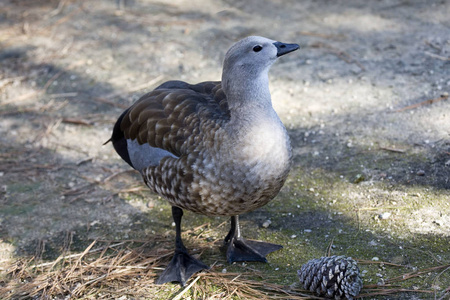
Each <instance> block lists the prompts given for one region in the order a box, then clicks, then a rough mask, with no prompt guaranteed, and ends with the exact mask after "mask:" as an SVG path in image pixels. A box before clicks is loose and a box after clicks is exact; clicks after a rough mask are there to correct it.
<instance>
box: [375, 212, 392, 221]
mask: <svg viewBox="0 0 450 300" xmlns="http://www.w3.org/2000/svg"><path fill="white" fill-rule="evenodd" d="M390 216H391V213H390V212H384V213H382V214H379V215H378V218H379V219H380V220H386V219H389V217H390Z"/></svg>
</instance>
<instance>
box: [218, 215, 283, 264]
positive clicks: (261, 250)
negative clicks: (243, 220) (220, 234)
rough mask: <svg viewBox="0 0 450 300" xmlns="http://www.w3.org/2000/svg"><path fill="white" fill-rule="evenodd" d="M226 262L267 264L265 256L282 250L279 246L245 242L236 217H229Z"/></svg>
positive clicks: (250, 241)
mask: <svg viewBox="0 0 450 300" xmlns="http://www.w3.org/2000/svg"><path fill="white" fill-rule="evenodd" d="M225 244H226V245H227V246H228V248H227V261H228V262H229V263H232V262H235V261H260V262H267V259H266V255H267V254H269V253H271V252H273V251H276V250H279V249H281V248H283V246H281V245H277V244H271V243H265V242H257V241H252V240H246V239H244V238H243V237H242V236H241V232H240V229H239V219H238V216H233V217H231V229H230V232H229V233H228V235H227V236H226V238H225Z"/></svg>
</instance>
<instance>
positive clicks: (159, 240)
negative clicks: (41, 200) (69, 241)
mask: <svg viewBox="0 0 450 300" xmlns="http://www.w3.org/2000/svg"><path fill="white" fill-rule="evenodd" d="M197 242H199V240H197V241H196V243H197ZM200 242H201V243H202V245H201V247H200V249H202V248H203V249H204V248H206V247H207V246H208V245H209V244H208V243H207V242H206V241H200ZM170 248H171V243H170V241H168V239H167V237H163V236H156V237H154V238H153V239H152V244H151V245H150V244H149V243H144V242H142V241H134V240H133V241H130V240H128V241H122V242H116V243H112V242H99V241H93V242H92V243H91V244H90V245H89V246H88V247H87V248H86V249H85V250H84V251H83V252H81V253H75V254H68V253H65V254H63V255H61V256H60V257H58V258H57V259H55V260H53V261H48V262H40V263H37V261H36V260H35V259H34V258H31V259H28V260H26V259H20V260H17V261H16V262H15V263H14V264H13V265H11V266H10V268H8V271H7V276H6V279H5V280H4V281H3V282H2V284H1V285H2V289H1V290H0V298H1V299H30V298H38V299H63V298H66V297H68V296H69V297H70V298H71V299H111V298H119V297H123V298H122V299H128V298H138V299H141V298H149V297H150V298H152V299H153V298H158V299H174V300H177V299H321V298H318V297H315V296H313V295H312V294H311V293H309V292H308V291H305V290H302V289H301V288H300V287H299V284H298V283H294V284H292V285H290V286H286V285H280V284H276V283H274V282H276V281H277V280H276V278H273V275H267V274H266V273H261V272H259V271H257V270H254V271H248V270H245V272H225V273H223V272H222V269H223V265H216V264H213V266H212V267H211V269H210V270H209V271H207V272H202V273H198V274H196V275H195V276H193V277H192V278H191V280H190V281H189V284H188V285H187V286H186V287H179V286H177V285H168V284H166V285H162V286H161V285H156V284H154V283H153V282H154V280H155V279H156V277H157V276H158V273H159V272H161V270H162V269H163V268H164V266H165V265H166V264H167V262H168V260H169V259H170V257H171V255H172V250H167V249H170ZM360 263H362V264H368V263H371V262H370V261H360ZM374 263H379V262H374ZM393 267H397V268H398V266H393ZM449 268H450V265H440V266H435V267H431V268H428V269H425V270H418V271H416V272H412V273H405V274H403V275H400V276H398V277H395V278H392V279H390V280H387V281H386V285H383V286H378V285H365V286H364V289H363V290H362V292H361V294H360V296H359V297H367V296H370V297H374V296H380V295H393V294H396V293H400V292H415V293H418V292H419V293H426V294H428V295H429V296H430V297H432V295H433V293H434V291H432V290H407V289H404V288H401V287H400V286H399V285H398V283H399V282H400V281H404V280H408V279H410V278H414V277H417V276H421V275H422V274H424V273H428V272H431V271H433V272H439V271H442V272H445V271H448V269H449ZM442 272H441V273H442ZM277 276H280V274H278V275H277ZM434 296H435V299H438V297H436V296H437V295H434ZM444 296H445V295H444ZM441 297H443V296H442V295H441ZM441 299H444V298H441Z"/></svg>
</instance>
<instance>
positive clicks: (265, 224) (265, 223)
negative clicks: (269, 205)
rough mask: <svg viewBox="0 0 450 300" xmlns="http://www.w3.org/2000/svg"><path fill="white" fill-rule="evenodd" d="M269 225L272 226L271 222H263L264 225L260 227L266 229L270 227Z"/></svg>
mask: <svg viewBox="0 0 450 300" xmlns="http://www.w3.org/2000/svg"><path fill="white" fill-rule="evenodd" d="M270 224H272V221H270V220H266V221H264V223H262V227H263V228H267V227H269V226H270Z"/></svg>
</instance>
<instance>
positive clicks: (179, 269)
mask: <svg viewBox="0 0 450 300" xmlns="http://www.w3.org/2000/svg"><path fill="white" fill-rule="evenodd" d="M182 216H183V210H182V209H181V208H179V207H176V206H172V217H173V220H174V221H175V230H176V235H175V254H174V255H173V258H172V260H171V261H170V263H169V265H168V266H167V267H166V269H165V270H164V271H163V273H162V274H161V276H159V278H158V279H157V280H156V284H163V283H166V282H172V281H176V282H179V283H180V284H181V285H182V286H184V285H185V284H186V281H187V280H188V279H189V278H190V277H191V276H192V275H193V274H195V273H197V272H198V271H201V270H203V269H209V267H208V266H207V265H205V264H204V263H202V262H201V261H199V260H198V259H195V258H194V257H192V256H191V255H189V253H188V252H187V249H186V247H185V246H184V244H183V241H182V240H181V217H182Z"/></svg>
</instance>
